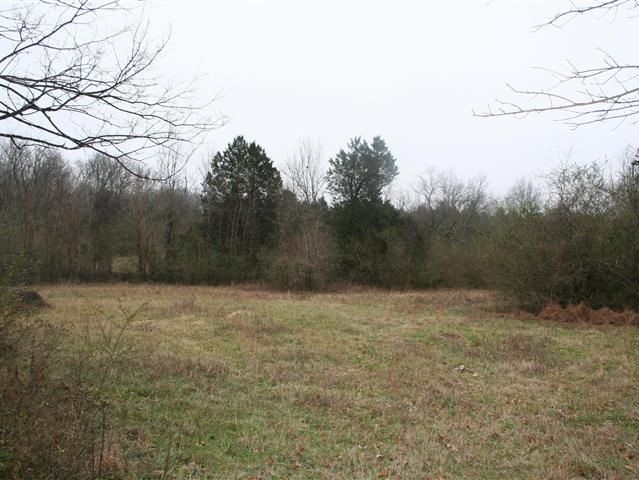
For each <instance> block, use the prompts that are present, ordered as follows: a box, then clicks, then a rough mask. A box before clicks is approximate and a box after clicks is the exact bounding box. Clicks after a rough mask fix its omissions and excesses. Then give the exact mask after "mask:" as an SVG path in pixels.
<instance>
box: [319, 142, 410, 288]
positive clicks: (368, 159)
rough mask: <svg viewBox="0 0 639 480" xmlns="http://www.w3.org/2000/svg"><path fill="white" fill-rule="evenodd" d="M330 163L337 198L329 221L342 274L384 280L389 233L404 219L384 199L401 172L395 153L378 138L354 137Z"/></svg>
mask: <svg viewBox="0 0 639 480" xmlns="http://www.w3.org/2000/svg"><path fill="white" fill-rule="evenodd" d="M329 163H330V169H329V171H328V175H327V181H328V189H329V191H330V192H331V193H332V194H333V197H334V199H335V205H334V207H333V209H332V212H331V219H330V222H331V225H332V227H333V229H334V232H335V240H336V244H337V247H338V262H337V263H338V266H339V270H340V274H341V275H342V276H343V277H344V278H345V279H346V280H349V281H356V282H360V283H367V284H380V282H381V281H382V275H381V273H382V270H383V268H384V267H383V264H384V262H383V259H384V256H385V255H386V253H387V252H388V251H389V236H388V235H387V233H388V231H389V230H390V229H393V228H395V227H397V226H398V224H399V223H400V218H399V212H398V211H397V209H396V208H395V207H393V205H391V204H390V202H388V201H384V199H383V198H382V192H383V190H384V189H385V188H386V187H388V186H389V185H390V184H391V182H392V181H393V179H394V178H395V177H396V176H397V174H398V169H397V166H396V165H395V157H394V156H393V154H392V153H391V152H390V150H389V149H388V147H387V146H386V143H385V142H384V140H382V139H381V138H380V137H375V138H373V142H372V143H371V144H370V145H369V144H368V143H367V142H366V141H362V140H361V138H354V139H352V140H351V141H350V142H349V143H348V150H343V149H342V150H340V151H339V153H338V154H337V155H336V156H335V158H332V159H331V160H330V161H329Z"/></svg>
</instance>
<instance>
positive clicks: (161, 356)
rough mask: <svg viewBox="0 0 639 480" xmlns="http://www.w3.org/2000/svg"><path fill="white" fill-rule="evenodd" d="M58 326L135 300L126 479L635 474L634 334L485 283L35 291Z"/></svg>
mask: <svg viewBox="0 0 639 480" xmlns="http://www.w3.org/2000/svg"><path fill="white" fill-rule="evenodd" d="M39 290H40V292H41V293H42V295H43V297H44V299H45V300H46V301H47V302H48V303H49V304H50V305H51V306H52V308H50V309H47V310H46V311H43V312H42V315H47V316H48V317H49V318H50V319H52V320H53V321H54V322H56V323H58V324H59V325H61V326H64V328H65V329H66V331H67V332H68V334H69V335H71V336H73V335H76V334H78V335H79V333H80V332H81V331H82V329H83V328H84V327H85V326H86V324H87V322H90V318H91V312H92V311H93V310H94V309H99V310H100V311H101V312H103V313H104V314H106V315H108V314H113V315H115V314H116V313H117V312H118V311H119V310H121V309H124V310H126V311H130V310H133V309H135V308H138V307H139V306H140V305H145V306H144V307H143V308H142V310H141V311H140V313H139V314H138V315H137V317H136V321H135V322H134V323H133V324H132V325H131V327H130V329H129V331H128V333H127V334H128V345H129V346H130V348H131V349H132V350H131V353H130V358H131V361H130V368H128V370H127V373H126V374H125V375H124V376H123V377H122V378H121V379H120V381H119V382H118V383H117V384H114V385H112V386H111V393H110V398H111V400H110V401H111V402H112V405H114V406H115V412H114V415H115V420H114V422H115V429H114V430H115V433H117V434H119V438H121V439H122V440H121V442H120V444H119V446H118V451H117V456H115V455H114V457H117V459H118V460H117V461H118V462H121V463H122V464H123V465H124V467H122V468H121V470H122V471H124V472H126V475H128V476H129V477H130V478H140V477H144V478H161V477H162V476H163V475H164V477H165V478H220V479H227V478H246V479H249V478H251V479H266V478H299V479H302V478H327V479H351V478H362V479H379V478H393V479H421V478H424V479H426V478H433V479H439V478H450V479H457V478H469V479H492V478H562V479H563V478H569V479H570V478H573V479H578V478H588V479H590V478H598V479H622V478H623V479H625V478H628V479H636V478H639V452H638V447H639V382H638V380H639V348H638V347H639V329H638V328H637V327H632V326H618V327H615V326H609V325H602V326H593V327H589V328H583V327H580V328H571V327H570V326H569V325H564V324H560V323H554V322H551V321H534V320H518V319H514V318H509V316H508V315H505V314H504V313H503V312H501V311H500V309H499V308H498V304H497V299H496V297H495V296H494V295H493V294H492V293H490V292H482V291H460V290H451V291H435V292H426V293H421V292H403V293H389V292H384V291H367V290H363V291H352V292H348V293H330V294H323V295H304V296H295V295H290V294H287V293H277V292H269V291H263V290H259V289H241V288H212V287H211V288H209V287H172V286H157V285H126V284H120V285H87V286H84V285H82V286H76V285H69V286H55V287H42V288H40V289H39Z"/></svg>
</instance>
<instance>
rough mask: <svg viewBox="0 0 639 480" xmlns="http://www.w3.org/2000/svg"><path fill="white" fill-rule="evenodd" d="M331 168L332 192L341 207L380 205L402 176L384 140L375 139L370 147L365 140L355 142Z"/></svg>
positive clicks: (338, 156) (329, 186)
mask: <svg viewBox="0 0 639 480" xmlns="http://www.w3.org/2000/svg"><path fill="white" fill-rule="evenodd" d="M329 164H330V168H329V170H328V175H327V181H328V189H329V190H330V192H331V193H332V194H333V196H334V197H335V200H336V201H337V202H338V203H344V202H346V203H351V202H357V201H364V202H380V201H381V200H382V191H383V190H384V188H386V187H388V186H389V185H390V184H391V183H392V182H393V180H394V179H395V177H396V176H397V175H398V173H399V170H398V168H397V166H396V165H395V157H394V156H393V154H392V153H391V152H390V150H389V149H388V147H387V146H386V143H385V142H384V140H382V138H381V137H375V138H373V142H372V143H371V144H370V145H369V144H368V143H367V142H366V141H365V140H364V141H362V139H361V137H357V138H353V139H351V140H350V141H349V143H348V150H347V151H345V150H343V149H342V150H340V151H339V153H338V154H337V155H336V156H335V158H332V159H330V160H329Z"/></svg>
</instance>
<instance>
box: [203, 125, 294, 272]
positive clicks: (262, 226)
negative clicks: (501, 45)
mask: <svg viewBox="0 0 639 480" xmlns="http://www.w3.org/2000/svg"><path fill="white" fill-rule="evenodd" d="M281 189H282V180H281V178H280V174H279V172H278V171H277V169H276V168H275V167H274V166H273V162H272V161H271V159H270V158H269V157H268V156H267V155H266V152H265V151H264V149H263V148H262V147H260V146H259V145H257V144H256V143H255V142H251V143H247V141H246V140H245V139H244V137H242V136H239V137H236V138H235V139H234V140H233V142H232V143H230V144H229V145H228V146H227V148H226V150H224V151H223V152H218V153H216V154H215V156H214V157H213V160H212V161H211V167H210V170H209V172H207V174H206V178H205V180H204V185H203V193H202V204H203V207H204V214H205V221H206V224H207V236H208V243H209V245H211V246H212V247H213V248H215V249H216V250H217V252H218V253H221V254H222V255H224V256H230V257H231V260H235V261H237V260H240V261H244V262H246V264H245V265H235V267H237V268H238V269H244V270H247V269H248V270H249V271H250V272H253V273H254V272H255V268H256V267H257V253H258V251H259V249H260V247H263V246H265V245H267V244H268V243H269V241H270V240H271V239H272V238H273V234H274V232H275V218H276V208H277V200H278V196H279V193H280V191H281ZM227 267H228V265H227ZM235 267H233V266H231V268H230V270H229V271H228V274H229V275H236V274H237V275H240V276H241V275H243V274H247V273H249V272H247V271H244V272H239V271H238V272H234V271H233V270H234V269H235ZM240 267H241V268H240ZM251 276H252V273H251Z"/></svg>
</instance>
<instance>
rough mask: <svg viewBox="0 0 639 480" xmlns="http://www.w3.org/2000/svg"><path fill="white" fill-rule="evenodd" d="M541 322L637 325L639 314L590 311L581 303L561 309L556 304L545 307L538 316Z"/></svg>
mask: <svg viewBox="0 0 639 480" xmlns="http://www.w3.org/2000/svg"><path fill="white" fill-rule="evenodd" d="M538 317H539V318H541V319H542V320H552V321H555V322H564V323H589V324H594V325H639V313H637V312H633V311H632V310H624V311H622V312H615V311H614V310H611V309H609V308H605V307H604V308H600V309H592V308H590V307H588V306H586V305H584V304H583V303H580V304H578V305H566V306H565V307H562V306H561V305H559V304H557V303H550V304H548V305H546V306H545V307H544V308H543V310H542V311H541V312H539V315H538Z"/></svg>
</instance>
